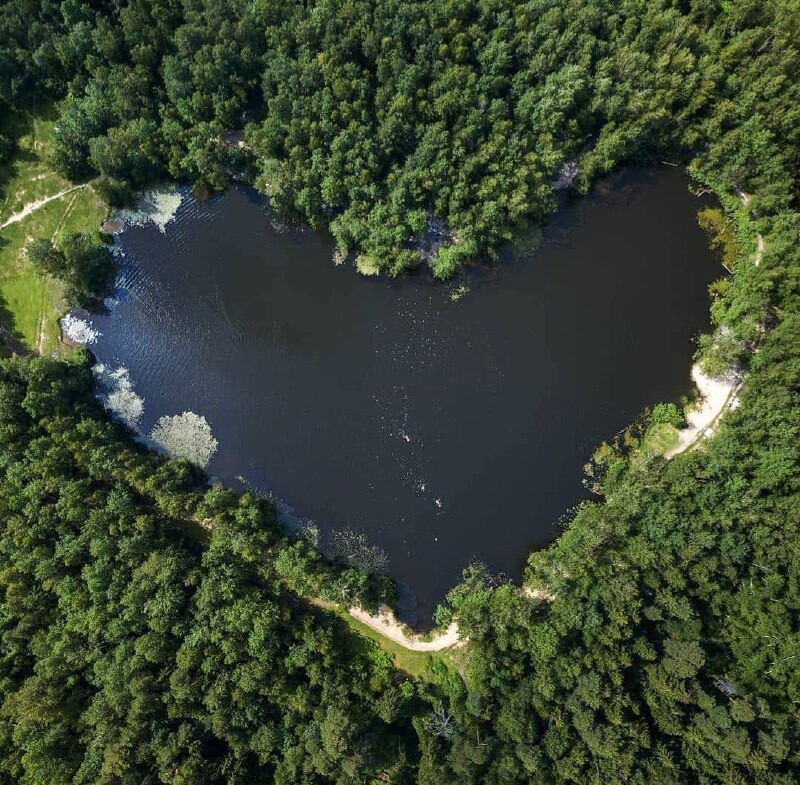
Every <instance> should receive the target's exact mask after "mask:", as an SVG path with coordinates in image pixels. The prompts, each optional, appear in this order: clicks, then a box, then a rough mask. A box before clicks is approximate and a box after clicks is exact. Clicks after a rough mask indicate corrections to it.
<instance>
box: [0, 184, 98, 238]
mask: <svg viewBox="0 0 800 785" xmlns="http://www.w3.org/2000/svg"><path fill="white" fill-rule="evenodd" d="M87 185H88V183H83V184H81V185H73V186H72V187H71V188H65V189H64V190H63V191H59V192H58V193H56V194H52V195H51V196H43V197H42V198H41V199H36V200H35V201H33V202H28V204H26V205H25V207H23V208H22V209H21V210H20V211H19V212H18V213H14V214H13V215H10V216H9V217H8V218H6V220H5V221H3V223H1V224H0V229H5V228H6V227H7V226H11V224H15V223H18V222H19V221H22V220H23V219H25V218H27V217H28V216H29V215H30V214H31V213H35V212H36V211H37V210H41V208H42V207H44V206H45V205H46V204H50V202H54V201H55V200H56V199H61V197H62V196H66V195H67V194H71V193H72V192H73V191H78V190H80V189H81V188H86V186H87Z"/></svg>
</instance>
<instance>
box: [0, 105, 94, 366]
mask: <svg viewBox="0 0 800 785" xmlns="http://www.w3.org/2000/svg"><path fill="white" fill-rule="evenodd" d="M13 122H14V123H15V126H16V127H15V128H13V129H12V131H13V132H14V135H17V136H18V148H19V149H18V151H17V153H16V154H15V157H14V159H13V160H12V161H11V162H9V163H7V164H5V165H3V166H0V224H2V223H3V222H4V221H5V220H7V219H8V218H9V217H10V216H12V215H14V214H16V213H18V212H19V211H20V210H22V209H23V208H24V207H25V205H26V204H29V203H31V202H33V201H36V200H38V199H42V198H43V197H47V196H50V195H52V194H55V193H58V192H59V191H63V190H65V189H66V188H69V187H70V183H69V182H68V181H67V180H65V179H64V178H63V177H60V176H59V175H57V174H55V173H54V172H53V171H52V170H51V169H50V168H49V167H48V165H47V153H48V150H49V147H50V140H51V137H52V133H53V121H52V120H50V119H47V118H46V117H42V116H38V117H32V116H28V117H24V118H15V119H14V121H13ZM105 215H106V206H105V204H104V203H103V201H102V200H101V199H100V198H99V197H98V196H97V194H96V193H95V192H94V191H93V190H92V188H91V186H88V187H86V188H82V189H80V190H78V191H74V192H73V193H71V194H67V195H66V196H64V197H62V198H61V199H57V200H55V201H53V202H50V203H49V204H47V205H45V206H44V207H42V208H40V209H39V210H37V211H36V212H33V213H31V214H30V215H28V216H27V217H25V218H24V219H22V220H21V221H19V222H17V223H14V224H11V225H10V226H7V227H6V228H5V229H0V320H2V321H3V322H4V323H5V324H6V325H7V327H8V328H9V329H10V330H11V331H12V332H13V334H14V336H15V337H16V338H17V339H18V340H19V341H21V342H22V343H23V344H25V346H27V347H28V348H30V349H34V350H36V351H39V352H41V353H42V354H50V353H52V352H58V351H59V350H60V348H61V344H60V342H59V330H58V317H59V315H60V314H61V313H62V312H63V311H64V310H65V309H66V307H67V303H65V302H64V300H63V296H62V287H61V284H60V283H59V282H57V281H55V280H53V279H51V278H48V277H46V276H42V275H39V274H38V273H37V272H36V271H35V270H34V269H33V267H32V265H31V264H30V263H29V262H28V260H27V258H26V256H25V251H24V249H25V245H26V243H27V242H28V241H29V240H31V239H33V238H35V237H48V238H51V239H56V238H57V237H58V236H59V235H60V234H62V233H63V232H79V231H82V232H86V231H91V230H93V229H96V228H98V227H99V226H100V223H101V222H102V220H103V218H104V217H105Z"/></svg>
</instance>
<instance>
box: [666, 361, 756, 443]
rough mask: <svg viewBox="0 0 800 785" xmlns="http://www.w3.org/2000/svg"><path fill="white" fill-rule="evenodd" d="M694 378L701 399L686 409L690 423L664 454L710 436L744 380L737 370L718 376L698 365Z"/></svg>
mask: <svg viewBox="0 0 800 785" xmlns="http://www.w3.org/2000/svg"><path fill="white" fill-rule="evenodd" d="M692 379H693V380H694V383H695V385H696V386H697V389H698V390H699V391H700V395H701V403H700V405H699V406H698V407H697V408H696V409H693V410H692V411H690V412H688V413H687V415H686V422H687V425H686V427H685V428H683V429H682V430H681V431H680V434H679V437H678V444H677V445H676V446H675V447H673V448H672V449H671V450H668V451H667V452H666V453H665V454H664V457H665V458H672V456H673V455H678V453H682V452H683V451H684V450H686V449H688V448H689V447H691V446H692V445H693V444H694V443H695V442H696V441H697V440H698V439H701V438H704V437H708V436H711V435H712V433H713V432H714V427H713V426H714V423H715V422H716V420H717V418H718V417H719V416H720V415H721V414H722V413H723V412H724V411H725V410H726V409H728V408H731V407H732V406H733V405H734V401H735V400H736V392H737V391H738V390H739V387H740V386H741V381H740V380H739V379H738V377H736V376H735V375H734V374H730V375H728V376H724V377H722V378H720V379H715V378H713V377H711V376H707V375H706V374H704V373H703V372H702V371H701V370H700V366H699V365H694V366H693V367H692Z"/></svg>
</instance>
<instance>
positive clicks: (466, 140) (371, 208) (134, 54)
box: [0, 0, 800, 276]
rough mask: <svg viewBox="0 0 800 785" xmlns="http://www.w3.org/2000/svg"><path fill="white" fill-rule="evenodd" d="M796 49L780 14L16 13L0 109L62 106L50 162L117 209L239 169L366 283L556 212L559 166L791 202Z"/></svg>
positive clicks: (179, 5) (550, 4) (753, 10)
mask: <svg viewBox="0 0 800 785" xmlns="http://www.w3.org/2000/svg"><path fill="white" fill-rule="evenodd" d="M798 37H800V28H799V27H798V21H797V13H796V6H795V4H794V3H791V2H782V1H781V0H768V1H767V2H763V3H762V2H759V3H754V2H750V1H749V0H737V2H724V3H723V2H717V0H710V1H709V2H705V1H704V2H689V1H688V0H659V1H658V2H652V1H651V0H624V2H617V0H569V2H566V3H564V2H561V1H560V0H543V1H537V2H528V1H526V2H512V3H508V2H497V0H469V1H468V2H463V1H460V2H457V3H454V2H431V1H430V0H417V1H415V2H402V3H401V2H397V0H379V2H367V0H334V1H333V2H327V1H326V2H316V3H314V4H312V5H311V6H308V4H306V3H301V2H297V1H296V0H288V2H287V1H284V0H281V2H273V1H272V0H260V1H259V2H249V3H245V2H240V0H181V2H164V0H131V1H130V2H115V3H86V2H79V1H78V0H72V1H71V2H68V3H63V4H56V3H53V2H49V1H47V2H41V3H39V2H34V1H33V0H14V1H13V2H9V3H6V4H5V5H4V7H3V8H2V9H0V40H4V41H5V42H6V43H5V46H3V48H2V52H0V74H2V75H4V78H3V79H0V81H3V82H4V84H3V87H2V88H1V89H2V92H0V99H5V101H6V102H8V103H11V104H15V103H16V104H19V103H20V102H30V101H32V100H42V99H43V98H46V97H54V98H59V99H61V101H60V103H59V109H58V112H59V115H60V119H59V123H58V131H57V142H56V150H55V164H56V166H57V167H58V169H60V170H61V172H62V173H63V174H65V175H67V176H69V177H71V178H84V177H89V176H93V175H101V177H102V181H101V182H102V183H103V184H104V185H105V186H106V189H107V192H108V193H109V194H110V195H114V196H115V197H116V198H121V197H120V195H125V194H129V193H130V189H131V188H136V187H139V186H141V185H143V184H145V183H147V182H149V181H152V180H153V179H155V178H158V177H164V176H170V177H173V178H178V179H181V180H188V181H189V182H191V183H193V184H195V185H197V186H211V187H215V188H216V187H222V186H224V185H225V184H226V183H227V182H228V181H229V180H230V178H231V177H232V176H239V175H240V174H241V173H244V174H245V176H246V177H248V178H250V179H253V181H254V182H255V183H256V184H257V185H258V187H260V188H261V189H262V190H264V191H265V192H266V193H268V194H269V195H270V197H271V200H272V202H273V203H274V205H275V206H276V207H278V208H279V209H281V210H283V211H284V212H286V213H288V214H293V215H296V216H297V217H299V218H302V219H303V220H307V221H310V222H312V223H319V222H326V223H329V224H330V226H331V229H332V231H333V233H334V235H335V237H336V239H337V241H338V243H339V245H340V246H341V247H342V249H345V250H353V251H356V252H357V253H360V254H363V255H366V256H367V257H369V259H370V260H371V262H372V263H373V265H378V266H379V267H380V268H381V269H384V270H388V271H395V272H396V271H399V270H401V269H403V268H405V267H407V266H409V265H413V264H416V263H418V262H419V261H420V259H422V258H425V259H428V260H429V261H430V262H431V264H432V266H433V269H434V271H435V272H436V273H437V274H438V275H440V276H446V275H448V274H450V273H451V272H453V271H454V270H455V269H456V268H457V267H458V265H459V264H461V263H462V262H463V261H465V260H467V259H470V258H474V257H476V256H477V255H479V254H485V253H491V252H493V250H494V249H496V248H497V246H498V244H499V243H501V242H503V241H504V240H506V239H508V238H510V237H511V236H512V234H513V232H514V230H515V229H517V228H519V227H520V225H521V224H522V223H523V222H525V221H530V220H536V219H539V218H541V217H542V216H544V215H545V214H546V213H547V212H548V211H549V210H551V209H552V208H553V207H554V205H555V203H556V189H555V187H554V186H555V184H556V183H557V181H558V180H559V178H560V177H561V176H562V174H563V167H564V165H565V163H567V162H573V163H574V164H576V168H575V171H576V172H577V177H576V179H575V181H574V183H573V187H575V188H577V189H580V190H583V189H586V188H588V187H589V186H590V184H591V183H592V182H593V180H594V179H595V178H596V177H597V176H598V175H600V174H603V173H605V172H608V171H609V170H611V169H612V168H614V167H615V166H617V165H618V164H619V163H620V162H622V161H627V160H632V159H638V160H654V159H655V160H658V159H659V158H663V157H664V156H670V157H673V158H677V159H678V160H681V159H682V160H689V159H690V158H693V157H696V156H698V155H699V160H698V162H697V164H696V168H697V171H698V172H699V173H702V174H704V175H706V178H704V179H707V177H708V176H709V175H710V174H711V173H713V175H714V177H719V178H721V179H722V181H723V182H736V183H738V184H739V186H740V187H741V188H743V189H745V190H746V191H748V192H757V193H758V194H759V196H760V198H761V199H762V200H764V202H765V203H766V201H767V200H770V199H777V200H778V201H779V202H780V200H783V201H784V204H785V199H786V194H787V193H788V192H790V191H791V190H792V189H794V188H796V186H797V179H796V178H797V171H798V164H800V161H799V160H798V156H797V149H798V144H797V143H798V134H800V131H798V128H800V109H798V108H797V107H798V105H800V94H798V90H799V88H798V68H800V66H798V57H797V49H796V41H797V39H798ZM778 107H780V108H779V110H778V111H776V109H778ZM241 129H246V144H243V145H239V144H238V142H239V137H238V136H236V135H235V134H234V133H233V132H236V131H239V130H241ZM775 206H777V204H776V205H775Z"/></svg>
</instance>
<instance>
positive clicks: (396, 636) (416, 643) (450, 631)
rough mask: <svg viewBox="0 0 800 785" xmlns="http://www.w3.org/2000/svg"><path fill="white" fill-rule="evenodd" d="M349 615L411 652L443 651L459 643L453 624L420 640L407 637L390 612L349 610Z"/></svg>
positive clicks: (456, 629)
mask: <svg viewBox="0 0 800 785" xmlns="http://www.w3.org/2000/svg"><path fill="white" fill-rule="evenodd" d="M348 610H349V613H350V615H351V616H352V617H353V618H354V619H358V620H359V621H360V622H361V623H362V624H366V625H367V627H370V628H371V629H373V630H375V632H379V633H380V634H381V635H383V636H384V637H386V638H388V639H389V640H390V641H394V642H395V643H397V644H399V645H400V646H402V647H403V648H405V649H410V650H411V651H443V650H444V649H449V648H450V647H451V646H455V645H456V644H457V643H459V642H460V641H461V636H460V635H459V634H458V625H457V624H456V623H455V622H453V623H452V624H451V625H450V626H449V627H448V628H447V629H446V630H445V631H444V632H442V633H440V634H439V635H436V636H435V637H433V638H431V640H420V639H419V637H417V636H415V635H409V634H408V633H407V632H406V628H405V627H404V626H403V625H402V624H400V622H399V621H397V618H396V617H395V615H394V614H393V613H392V612H391V611H390V610H382V611H381V612H380V613H378V614H376V615H374V616H373V615H372V614H370V613H367V612H366V611H365V610H362V609H361V608H356V607H352V608H349V609H348Z"/></svg>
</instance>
